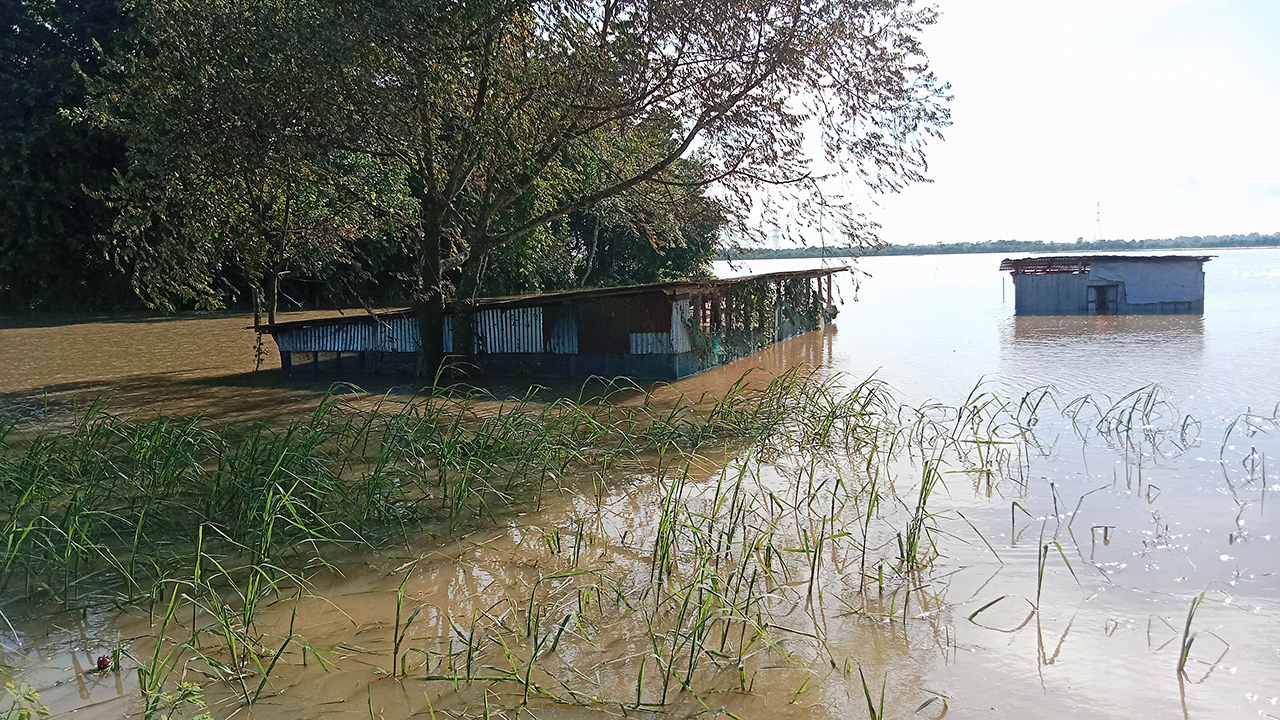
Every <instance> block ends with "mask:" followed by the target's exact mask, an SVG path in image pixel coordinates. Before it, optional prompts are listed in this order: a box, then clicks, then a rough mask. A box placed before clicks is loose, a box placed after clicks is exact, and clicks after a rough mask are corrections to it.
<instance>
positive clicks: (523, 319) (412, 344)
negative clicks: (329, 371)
mask: <svg viewBox="0 0 1280 720" xmlns="http://www.w3.org/2000/svg"><path fill="white" fill-rule="evenodd" d="M475 324H476V328H475V335H474V339H475V340H474V351H475V352H477V353H541V352H548V353H555V354H559V355H573V354H576V353H577V352H578V324H577V322H576V321H575V319H574V317H573V316H572V315H561V316H560V317H558V318H556V322H555V325H554V327H553V328H552V332H551V334H550V335H549V336H548V337H546V338H544V336H543V332H542V308H540V307H527V308H516V309H514V310H498V309H493V310H482V311H480V312H478V313H476V319H475ZM276 342H277V343H278V344H279V346H280V350H281V352H364V351H372V352H417V350H418V323H417V319H416V318H413V317H395V318H390V319H388V320H387V321H386V322H385V323H380V324H375V323H370V322H359V323H345V324H342V325H316V326H312V327H305V328H296V329H290V330H282V331H279V332H278V333H277V334H276ZM444 351H445V352H453V318H452V317H451V316H449V315H446V316H445V318H444Z"/></svg>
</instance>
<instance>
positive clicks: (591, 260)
mask: <svg viewBox="0 0 1280 720" xmlns="http://www.w3.org/2000/svg"><path fill="white" fill-rule="evenodd" d="M590 221H591V232H590V233H588V235H587V237H589V238H590V244H591V247H590V250H588V251H587V269H586V270H585V271H583V273H582V282H580V283H578V285H579V287H586V286H587V280H588V279H589V278H590V277H591V271H592V270H594V269H595V266H596V246H597V245H599V244H600V218H597V217H594V216H592V217H591V220H590Z"/></svg>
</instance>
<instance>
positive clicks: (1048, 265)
mask: <svg viewBox="0 0 1280 720" xmlns="http://www.w3.org/2000/svg"><path fill="white" fill-rule="evenodd" d="M1213 257H1214V256H1213V255H1041V256H1038V257H1026V258H1005V259H1004V260H1001V261H1000V269H1001V270H1004V271H1013V272H1016V273H1018V274H1020V275H1044V274H1047V273H1081V272H1088V271H1089V266H1090V265H1091V264H1092V263H1095V262H1106V261H1111V262H1116V261H1124V262H1157V263H1158V262H1178V261H1181V262H1188V261H1193V262H1208V261H1209V260H1211V259H1213Z"/></svg>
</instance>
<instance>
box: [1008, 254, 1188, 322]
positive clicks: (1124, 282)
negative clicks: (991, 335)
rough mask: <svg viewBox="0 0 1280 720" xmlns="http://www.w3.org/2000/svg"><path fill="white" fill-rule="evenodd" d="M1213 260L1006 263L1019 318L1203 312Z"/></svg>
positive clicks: (1069, 258) (1103, 258) (1102, 258)
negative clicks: (1207, 264)
mask: <svg viewBox="0 0 1280 720" xmlns="http://www.w3.org/2000/svg"><path fill="white" fill-rule="evenodd" d="M1212 257H1213V256H1211V255H1148V256H1134V255H1056V256H1041V257H1029V258H1019V259H1009V258H1006V259H1005V260H1004V261H1002V262H1001V263H1000V269H1001V270H1005V271H1008V272H1010V273H1012V275H1013V288H1014V314H1016V315H1186V314H1202V313H1204V263H1205V262H1206V261H1208V260H1209V259H1211V258H1212Z"/></svg>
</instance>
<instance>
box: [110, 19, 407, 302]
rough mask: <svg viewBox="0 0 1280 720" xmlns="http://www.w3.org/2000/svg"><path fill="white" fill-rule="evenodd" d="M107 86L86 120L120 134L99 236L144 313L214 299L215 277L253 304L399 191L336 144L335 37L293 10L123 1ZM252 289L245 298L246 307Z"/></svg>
mask: <svg viewBox="0 0 1280 720" xmlns="http://www.w3.org/2000/svg"><path fill="white" fill-rule="evenodd" d="M128 8H129V11H130V13H131V15H132V18H133V21H134V28H135V32H134V33H133V37H132V41H131V42H130V43H128V44H127V45H126V46H125V47H124V48H123V50H122V52H120V53H119V54H118V55H117V56H116V67H115V75H116V77H118V79H114V78H111V79H100V80H98V81H96V82H95V83H94V87H93V90H94V94H95V97H96V98H97V103H96V104H95V106H94V107H93V109H92V110H91V111H90V112H89V113H86V117H88V118H89V119H90V120H91V121H93V122H96V123H98V124H101V125H103V126H105V127H107V128H110V129H111V130H112V131H114V132H116V133H118V134H119V135H120V136H122V137H125V138H127V143H128V154H129V163H128V170H127V172H126V173H125V174H124V175H123V177H122V182H121V183H120V184H119V185H118V186H117V187H116V188H114V189H113V191H112V192H111V193H110V199H111V200H112V202H113V203H114V204H116V205H117V206H118V207H119V208H120V210H121V215H120V218H119V219H118V221H117V222H116V225H115V233H114V234H113V237H114V240H115V243H116V249H117V251H118V252H119V254H120V255H121V256H122V257H124V258H126V259H128V260H129V261H131V262H132V263H133V265H134V274H135V284H136V286H137V289H138V291H139V293H140V294H141V295H142V296H143V297H144V298H145V299H146V300H147V301H148V303H149V304H152V305H160V306H163V305H169V304H171V303H172V302H174V301H175V300H178V301H188V302H189V301H195V302H197V303H203V304H208V305H217V304H221V303H223V302H225V300H226V297H225V295H226V293H227V291H228V289H229V288H228V287H226V285H225V283H224V282H222V281H223V280H224V279H225V277H226V276H227V274H228V273H229V272H230V271H231V269H236V270H239V271H240V272H242V273H243V274H244V276H245V277H247V278H248V280H249V283H250V285H251V287H253V288H254V289H255V290H260V292H261V294H262V295H264V296H265V297H263V298H262V299H261V300H259V298H257V297H255V303H254V304H255V308H258V307H265V310H266V313H267V317H268V322H269V323H272V324H274V322H275V315H276V310H277V305H278V298H279V288H280V283H281V280H282V279H283V278H284V277H286V276H287V275H288V274H289V273H290V272H292V271H294V270H297V269H303V270H309V271H311V272H313V273H315V272H321V271H322V269H323V268H324V267H326V266H330V265H333V264H334V263H340V262H342V261H343V260H345V259H347V257H348V256H349V254H350V252H351V250H352V244H353V242H354V241H355V240H356V239H360V238H366V237H368V236H370V235H372V234H374V233H376V232H377V231H378V230H379V229H381V228H382V227H384V226H386V225H387V224H389V223H393V222H394V219H395V210H396V209H397V208H399V204H400V203H401V200H402V196H401V192H400V191H401V188H402V184H403V179H402V178H401V177H400V176H399V175H397V172H396V170H395V168H394V167H387V166H386V165H384V164H382V163H380V162H379V161H378V160H377V159H376V158H374V157H372V156H369V155H362V154H358V153H352V152H349V151H346V150H344V149H342V148H341V143H340V142H338V141H337V139H338V138H340V137H341V128H342V127H343V124H344V123H345V122H346V121H347V120H348V119H349V118H344V117H339V116H338V115H336V114H335V110H336V109H337V108H336V106H335V105H334V104H333V103H332V102H331V101H330V100H329V98H327V97H325V95H324V92H325V89H326V88H325V86H324V84H323V83H319V82H315V81H314V80H313V77H312V76H313V74H319V75H323V74H324V73H327V72H328V71H329V69H330V68H333V67H341V65H342V63H341V62H340V60H339V59H337V58H335V57H333V56H332V55H329V54H328V53H329V52H330V51H331V50H333V49H334V48H337V47H339V46H338V45H337V44H336V43H334V42H332V41H331V40H330V38H331V37H332V35H333V34H334V33H336V32H341V29H340V28H335V27H334V26H333V25H332V24H331V23H330V22H329V20H330V19H331V18H327V17H326V16H325V15H323V14H317V13H314V12H310V10H311V9H312V4H311V3H307V2H290V1H288V0H284V1H281V2H261V1H258V0H134V1H133V2H131V3H130V4H129V5H128ZM257 294H258V293H257V292H255V295H257Z"/></svg>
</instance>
